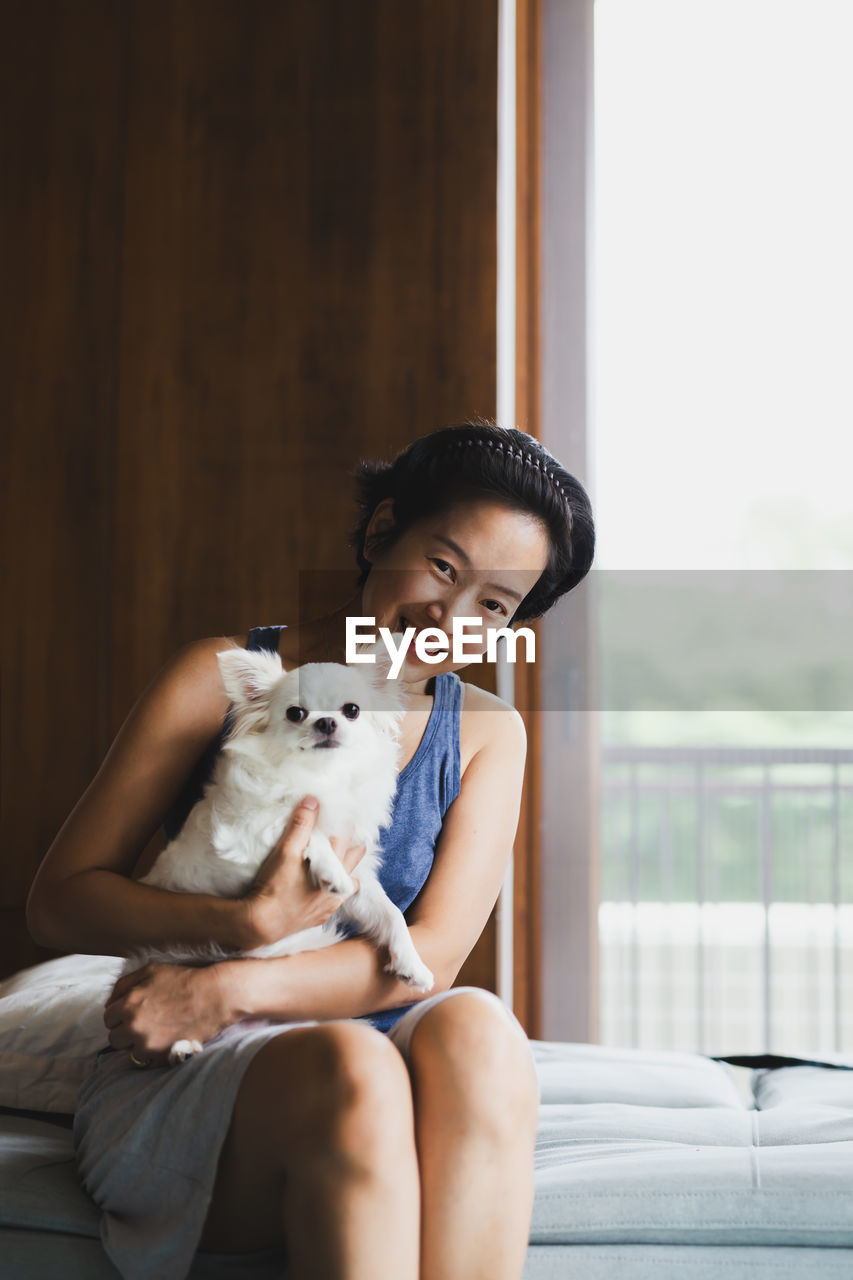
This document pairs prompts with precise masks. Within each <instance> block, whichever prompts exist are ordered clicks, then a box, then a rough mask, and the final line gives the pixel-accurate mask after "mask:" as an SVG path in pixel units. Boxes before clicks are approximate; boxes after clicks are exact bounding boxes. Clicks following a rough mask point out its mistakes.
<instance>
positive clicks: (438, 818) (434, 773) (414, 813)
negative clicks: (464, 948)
mask: <svg viewBox="0 0 853 1280" xmlns="http://www.w3.org/2000/svg"><path fill="white" fill-rule="evenodd" d="M283 629H284V628H283V627H254V628H253V629H252V630H251V631H250V632H249V639H248V643H247V645H246V648H247V649H251V650H253V651H258V650H263V649H266V650H268V651H269V652H271V653H276V652H277V651H278V642H279V637H280V636H281V633H282V631H283ZM433 685H434V694H433V705H432V711H431V712H430V717H429V720H428V721H427V726H426V729H425V730H424V734H423V737H422V738H421V741H420V743H419V745H418V749H417V751H416V752H415V754H414V755H413V756H412V758H411V760H410V761H409V763H408V764H407V765H406V766H405V768H404V769H402V770H401V772H400V774H399V776H398V778H397V791H396V795H395V797H394V803H393V806H392V810H391V824H390V826H388V827H386V828H384V829H383V831H382V833H381V836H380V846H381V849H382V866H381V868H380V871H379V880H380V883H381V885H382V887H383V889H384V890H385V892H386V893H387V894H388V897H389V898H390V899H391V901H392V902H393V903H394V904H395V905H396V906H397V907H399V908H400V910H401V911H402V912H406V911H407V910H408V908H409V907H410V906H411V905H412V903H413V902H414V901H415V899H416V898H417V896H418V894H419V893H420V891H421V889H422V888H423V886H424V884H425V883H426V879H427V876H428V875H429V873H430V871H431V869H432V863H433V858H434V856H435V844H436V841H437V839H438V835H439V832H440V831H441V824H442V822H443V821H444V815H445V813H446V812H447V810H448V809H449V807H450V805H451V804H452V803H453V801H454V800H455V799H456V797H457V796H458V794H459V787H460V783H461V766H460V758H459V717H460V709H461V704H462V684H461V681H460V679H459V677H458V676H457V675H456V673H455V672H445V673H443V674H441V675H437V676H435V677H434V679H433ZM230 727H231V715H230V713H229V714H228V715H227V716H226V717H225V720H224V721H223V725H222V728H221V730H220V731H219V735H218V737H217V738H216V739H215V740H214V741H213V742H212V743H211V745H210V747H209V748H208V749H207V751H205V753H204V755H203V756H202V757H201V758H200V760H199V761H198V764H197V765H196V767H195V769H194V770H193V773H192V774H191V776H190V777H189V779H188V780H187V783H186V786H185V787H184V788H183V790H182V791H181V794H180V795H179V796H178V798H177V800H176V801H175V803H174V805H173V806H172V808H171V809H170V811H169V813H168V814H167V815H166V818H165V820H164V823H163V826H164V829H165V832H166V836H167V838H168V839H169V840H173V839H174V838H175V836H176V835H177V834H178V832H179V831H180V829H181V827H182V826H183V825H184V822H185V821H186V818H187V815H188V814H189V811H190V809H192V807H193V805H194V804H195V803H196V801H198V800H200V799H201V795H202V792H203V791H204V787H205V785H206V783H207V782H208V780H209V779H210V776H211V773H212V772H213V766H214V763H215V761H216V757H217V756H218V755H219V752H220V750H221V748H222V743H223V741H224V739H225V736H226V734H227V733H228V731H229V729H230ZM410 1008H411V1005H405V1006H403V1007H402V1008H398V1009H384V1010H381V1011H380V1012H378V1013H373V1014H368V1015H366V1017H365V1018H364V1019H363V1020H364V1021H369V1022H370V1023H371V1024H372V1025H373V1026H375V1027H378V1028H379V1030H380V1031H388V1030H389V1029H390V1028H391V1027H392V1026H393V1025H394V1023H395V1022H396V1021H397V1020H398V1018H401V1017H402V1016H403V1014H404V1013H405V1012H406V1009H410Z"/></svg>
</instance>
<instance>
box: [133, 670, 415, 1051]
mask: <svg viewBox="0 0 853 1280" xmlns="http://www.w3.org/2000/svg"><path fill="white" fill-rule="evenodd" d="M217 657H218V661H219V669H220V671H221V673H222V679H223V683H224V685H225V689H226V692H227V693H228V695H229V696H230V698H231V702H232V715H233V725H232V728H231V732H230V733H229V735H228V737H227V738H226V740H225V742H224V743H223V746H222V751H221V752H220V754H219V757H218V758H217V761H216V765H215V767H214V771H213V776H212V778H211V780H210V782H209V783H208V784H207V786H206V788H205V791H204V795H203V796H202V798H201V799H200V800H199V801H198V803H197V804H196V805H195V807H194V808H193V809H192V810H191V811H190V814H189V816H188V817H187V820H186V822H185V824H184V826H183V828H182V830H181V831H180V833H179V834H178V835H177V836H176V838H175V839H174V840H173V841H172V842H171V843H170V844H169V845H167V846H166V848H165V849H164V850H163V852H162V853H161V854H160V856H159V857H158V858H157V861H156V862H155V864H154V866H153V867H152V869H151V871H150V872H149V873H148V875H147V876H145V877H144V880H143V883H144V884H152V885H157V886H159V887H160V888H162V889H172V890H177V891H179V892H184V893H213V894H218V895H220V896H222V897H227V898H234V897H237V896H239V895H240V894H241V893H244V892H245V891H246V890H247V889H248V888H249V887H250V886H251V884H252V882H253V880H254V878H255V875H256V873H257V871H258V869H259V867H260V866H261V863H262V862H263V861H264V859H265V858H266V856H267V854H268V853H269V852H270V850H271V849H272V848H273V846H274V845H275V843H276V841H277V840H278V838H279V836H280V835H281V833H282V830H283V829H284V826H285V823H286V821H287V819H288V818H289V816H290V814H291V812H292V811H293V809H294V808H295V806H296V805H297V804H298V802H299V801H300V800H301V799H302V798H303V796H306V795H314V796H316V797H317V799H318V800H319V802H320V803H319V811H318V817H317V822H316V824H315V826H314V829H313V831H312V833H311V839H310V841H309V844H308V846H307V848H306V850H305V854H304V857H305V861H306V863H307V864H308V868H309V874H310V876H311V878H312V880H313V881H314V883H315V884H316V885H317V886H318V887H321V888H324V889H328V890H332V891H333V892H335V893H341V894H348V893H352V889H353V882H352V880H351V879H350V877H349V875H348V874H347V872H346V870H345V869H344V867H343V865H342V864H341V862H340V861H339V859H338V858H337V856H336V855H335V852H334V850H333V849H332V846H331V844H330V842H329V837H330V836H340V835H343V834H345V833H347V832H351V833H352V835H351V839H352V843H353V844H364V845H365V846H366V852H365V854H364V857H363V858H362V859H361V861H360V862H359V864H358V871H357V875H358V882H359V888H358V892H357V893H356V894H354V895H353V896H352V897H349V898H348V899H347V901H346V902H345V903H343V904H342V906H341V907H340V908H339V909H338V911H337V912H335V915H334V916H333V917H332V920H331V921H329V922H328V923H327V924H326V925H322V926H317V927H316V928H311V929H305V930H303V931H302V932H300V933H295V934H290V935H289V936H287V937H285V938H282V939H281V940H280V941H279V942H276V943H273V944H271V945H270V946H266V947H259V948H257V949H256V950H254V951H250V952H244V953H242V954H245V955H252V956H285V955H293V954H294V953H296V952H298V951H307V950H312V949H316V948H319V947H327V946H330V945H331V944H332V943H334V942H337V941H338V939H339V938H340V937H341V936H342V935H341V930H340V929H338V928H337V923H336V922H337V921H338V920H339V919H340V918H341V917H347V918H348V919H349V920H351V921H354V922H355V923H356V924H357V925H358V926H359V929H360V931H361V932H362V933H364V934H365V935H366V936H367V937H369V938H370V939H371V940H372V941H374V942H376V943H377V944H379V945H381V946H385V947H387V948H388V952H389V954H390V962H389V964H388V966H387V971H388V972H389V973H393V974H395V976H396V977H398V978H401V979H402V980H403V981H404V982H408V983H409V985H410V986H412V987H414V988H415V989H416V990H418V991H429V990H431V988H432V986H433V975H432V974H431V973H430V971H429V969H428V968H427V967H426V965H425V964H424V963H423V961H422V960H421V958H420V956H419V955H418V953H417V951H416V949H415V946H414V943H413V942H412V939H411V937H410V935H409V930H408V928H407V926H406V922H405V920H404V919H403V915H402V912H401V911H400V910H399V909H398V908H397V907H396V906H395V905H394V904H393V902H391V901H390V899H389V898H388V897H387V896H386V894H385V891H384V890H383V888H382V886H381V885H380V883H379V881H378V879H377V871H378V868H379V865H380V859H379V852H378V849H379V831H380V828H381V827H383V826H387V825H388V822H389V821H390V816H391V802H392V800H393V797H394V791H395V789H396V783H397V764H398V761H399V754H400V746H399V725H400V718H401V716H402V712H403V705H402V697H401V694H400V692H399V689H398V686H397V682H396V681H394V680H386V679H385V669H384V666H383V664H381V663H380V662H377V663H376V665H375V666H371V667H370V668H369V671H370V674H368V673H367V672H365V671H364V670H363V668H361V667H346V666H342V665H339V664H337V663H309V664H308V665H306V666H303V667H298V668H297V669H296V670H294V671H289V672H285V671H284V670H283V669H282V665H281V659H280V658H279V656H278V654H277V653H267V652H250V651H248V650H245V649H232V650H227V651H226V652H224V653H220V654H218V655H217ZM224 954H225V953H224V952H222V951H221V949H219V948H217V947H216V946H213V945H212V946H211V947H210V948H207V949H201V948H200V949H188V948H177V949H172V950H158V951H149V950H147V951H146V952H145V953H144V955H141V956H140V955H138V954H137V955H135V956H134V957H133V958H132V959H131V960H130V961H129V962H128V964H127V966H126V968H125V972H130V971H131V970H133V969H135V968H138V967H139V965H140V964H141V963H144V962H145V961H147V960H152V959H156V960H166V961H168V960H172V961H174V960H179V961H187V960H192V959H207V960H211V959H222V958H223V957H224ZM200 1050H201V1045H200V1044H199V1043H198V1041H195V1040H179V1041H176V1043H175V1044H173V1045H172V1049H171V1052H170V1055H169V1061H170V1062H177V1061H181V1060H183V1059H184V1058H187V1057H189V1056H190V1055H191V1054H193V1053H198V1052H200Z"/></svg>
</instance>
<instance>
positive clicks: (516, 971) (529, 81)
mask: <svg viewBox="0 0 853 1280" xmlns="http://www.w3.org/2000/svg"><path fill="white" fill-rule="evenodd" d="M541 84H542V13H541V0H518V3H517V7H516V215H515V220H516V335H515V342H516V378H515V416H516V422H517V424H518V426H519V427H521V429H522V431H528V432H529V433H530V434H531V435H533V436H539V434H540V432H541V421H540V377H541V368H540V362H539V334H540V327H541V317H540V279H541V262H540V214H541V202H542V193H541V147H542V138H541V101H540V94H541ZM533 628H534V631H535V632H536V644H537V651H538V652H540V653H541V644H542V634H541V630H540V627H539V625H538V623H534V624H533ZM515 695H516V703H517V706H518V709H519V711H520V712H521V715H522V717H523V718H524V722H525V727H526V729H527V770H526V777H525V786H524V793H523V796H522V803H521V816H520V819H519V824H518V836H517V838H516V843H515V863H514V875H513V977H514V981H513V1006H514V1010H515V1014H516V1017H517V1018H518V1020H519V1021H520V1022H521V1024H522V1026H523V1027H524V1028H525V1030H526V1031H527V1033H528V1035H530V1036H538V1035H539V1034H540V1026H541V997H542V975H541V954H542V952H541V939H542V918H541V910H540V902H541V883H540V876H539V853H540V843H541V840H540V831H539V824H540V815H541V807H542V715H541V711H542V687H541V681H540V679H539V670H538V667H536V666H533V665H531V666H527V665H520V666H518V667H517V668H516V671H515Z"/></svg>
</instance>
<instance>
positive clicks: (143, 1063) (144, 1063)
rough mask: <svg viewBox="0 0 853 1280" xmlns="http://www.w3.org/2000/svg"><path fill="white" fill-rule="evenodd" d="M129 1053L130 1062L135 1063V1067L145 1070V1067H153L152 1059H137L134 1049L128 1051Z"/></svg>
mask: <svg viewBox="0 0 853 1280" xmlns="http://www.w3.org/2000/svg"><path fill="white" fill-rule="evenodd" d="M128 1052H129V1053H130V1060H131V1062H132V1063H133V1065H134V1066H135V1067H143V1068H144V1067H150V1066H151V1059H150V1058H137V1056H136V1054H135V1053H134V1052H133V1050H132V1049H130V1050H128Z"/></svg>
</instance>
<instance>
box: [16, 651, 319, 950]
mask: <svg viewBox="0 0 853 1280" xmlns="http://www.w3.org/2000/svg"><path fill="white" fill-rule="evenodd" d="M234 643H235V642H234V641H233V640H225V639H221V638H214V639H209V640H200V641H197V642H196V643H194V644H191V645H188V646H187V647H186V648H184V649H182V650H181V651H180V652H179V653H178V654H177V655H176V656H175V657H174V658H173V659H172V660H171V662H169V663H168V664H167V666H166V667H165V668H164V669H163V671H162V672H161V673H160V674H159V675H158V676H157V677H156V679H155V680H154V682H153V683H152V685H151V686H150V687H149V689H147V690H146V692H145V693H144V694H143V695H142V697H141V698H140V699H139V701H138V703H137V704H136V706H135V707H134V708H133V710H132V711H131V713H130V715H129V716H128V718H127V720H126V722H125V724H124V725H123V726H122V729H121V731H120V732H119V734H118V737H117V738H116V740H115V742H114V743H113V745H112V747H111V748H110V751H109V753H108V755H107V757H106V759H105V760H104V763H103V765H102V766H101V769H100V770H99V772H98V774H97V776H96V778H95V779H94V781H93V782H92V784H91V786H90V787H89V788H88V790H87V791H86V792H85V794H84V795H83V797H82V799H81V800H80V802H79V803H78V804H77V806H76V808H75V809H74V811H73V813H72V814H71V816H70V817H69V818H68V820H67V822H66V823H65V825H64V826H63V828H62V830H61V831H60V832H59V834H58V836H57V837H56V839H55V840H54V842H53V845H52V846H51V848H50V850H49V851H48V853H47V854H46V856H45V858H44V861H43V862H42V865H41V867H40V868H39V871H38V873H37V875H36V878H35V880H34V882H33V885H32V888H31V890H30V896H29V901H28V903H27V922H28V925H29V928H30V932H31V933H32V935H33V937H34V938H35V940H36V941H37V942H40V943H42V944H43V945H44V946H49V947H56V948H58V949H62V950H70V951H84V952H90V953H95V954H99V953H101V954H106V955H128V954H129V953H131V952H133V951H135V950H137V949H141V948H144V947H146V946H154V947H157V946H164V945H166V944H168V943H179V944H187V945H193V944H196V943H209V942H211V941H213V942H216V943H218V944H219V945H220V946H222V947H224V948H228V949H233V950H235V951H238V950H244V949H245V950H248V949H250V948H252V947H255V946H261V945H263V944H264V943H267V942H274V941H276V940H277V939H278V938H280V937H283V936H284V935H285V934H286V933H290V932H294V931H295V930H297V929H302V928H307V927H309V926H310V925H312V924H317V923H322V922H323V921H324V920H326V919H327V918H328V916H329V915H330V914H331V913H332V911H333V910H335V909H336V907H338V906H339V905H340V898H337V899H336V898H335V897H334V896H333V895H331V894H321V893H318V891H316V890H314V889H313V888H312V887H311V886H310V885H309V883H308V879H307V876H306V875H305V874H304V870H303V867H302V864H301V860H300V859H299V858H298V856H294V855H293V850H292V848H288V850H284V849H283V847H280V848H279V854H280V855H282V856H281V857H280V858H279V864H280V865H279V868H278V874H277V876H276V877H275V878H274V880H273V881H271V880H270V878H269V876H267V878H266V880H265V882H264V883H261V884H259V885H258V886H257V891H254V890H253V891H252V892H250V893H249V894H248V895H246V896H245V897H243V898H241V899H226V898H219V897H215V896H213V895H210V894H195V893H192V894H189V893H170V892H168V891H167V890H165V889H158V888H155V887H154V886H152V885H145V884H141V883H139V882H138V881H134V880H132V879H131V878H130V877H131V875H132V872H133V868H134V866H135V864H136V860H137V858H138V856H139V854H140V852H141V850H142V849H143V848H144V847H145V845H146V844H147V842H148V841H149V839H150V838H151V836H152V835H153V834H154V832H155V831H156V829H157V828H158V827H159V825H160V824H161V823H162V821H163V817H164V815H165V814H166V813H167V812H168V810H169V808H170V806H171V805H172V804H173V803H174V801H175V799H176V798H177V796H178V795H179V793H180V790H181V788H182V786H183V785H184V784H185V782H186V779H187V778H188V777H189V776H190V774H191V772H192V770H193V768H194V766H195V764H196V762H197V761H198V759H199V757H200V756H201V755H202V753H203V752H204V750H205V748H206V747H207V746H208V745H209V744H210V742H211V741H212V740H213V739H214V738H215V737H216V734H217V733H218V732H219V729H220V727H221V724H222V720H223V718H224V716H225V713H226V710H227V707H228V698H227V695H226V694H225V691H224V689H223V687H222V681H221V678H220V675H219V666H218V663H217V661H216V654H217V653H218V652H220V651H221V650H222V649H223V648H227V647H231V646H233V644H234ZM292 843H293V842H292V841H291V845H292ZM280 845H281V842H280ZM285 854H288V855H289V856H284V855H285Z"/></svg>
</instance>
